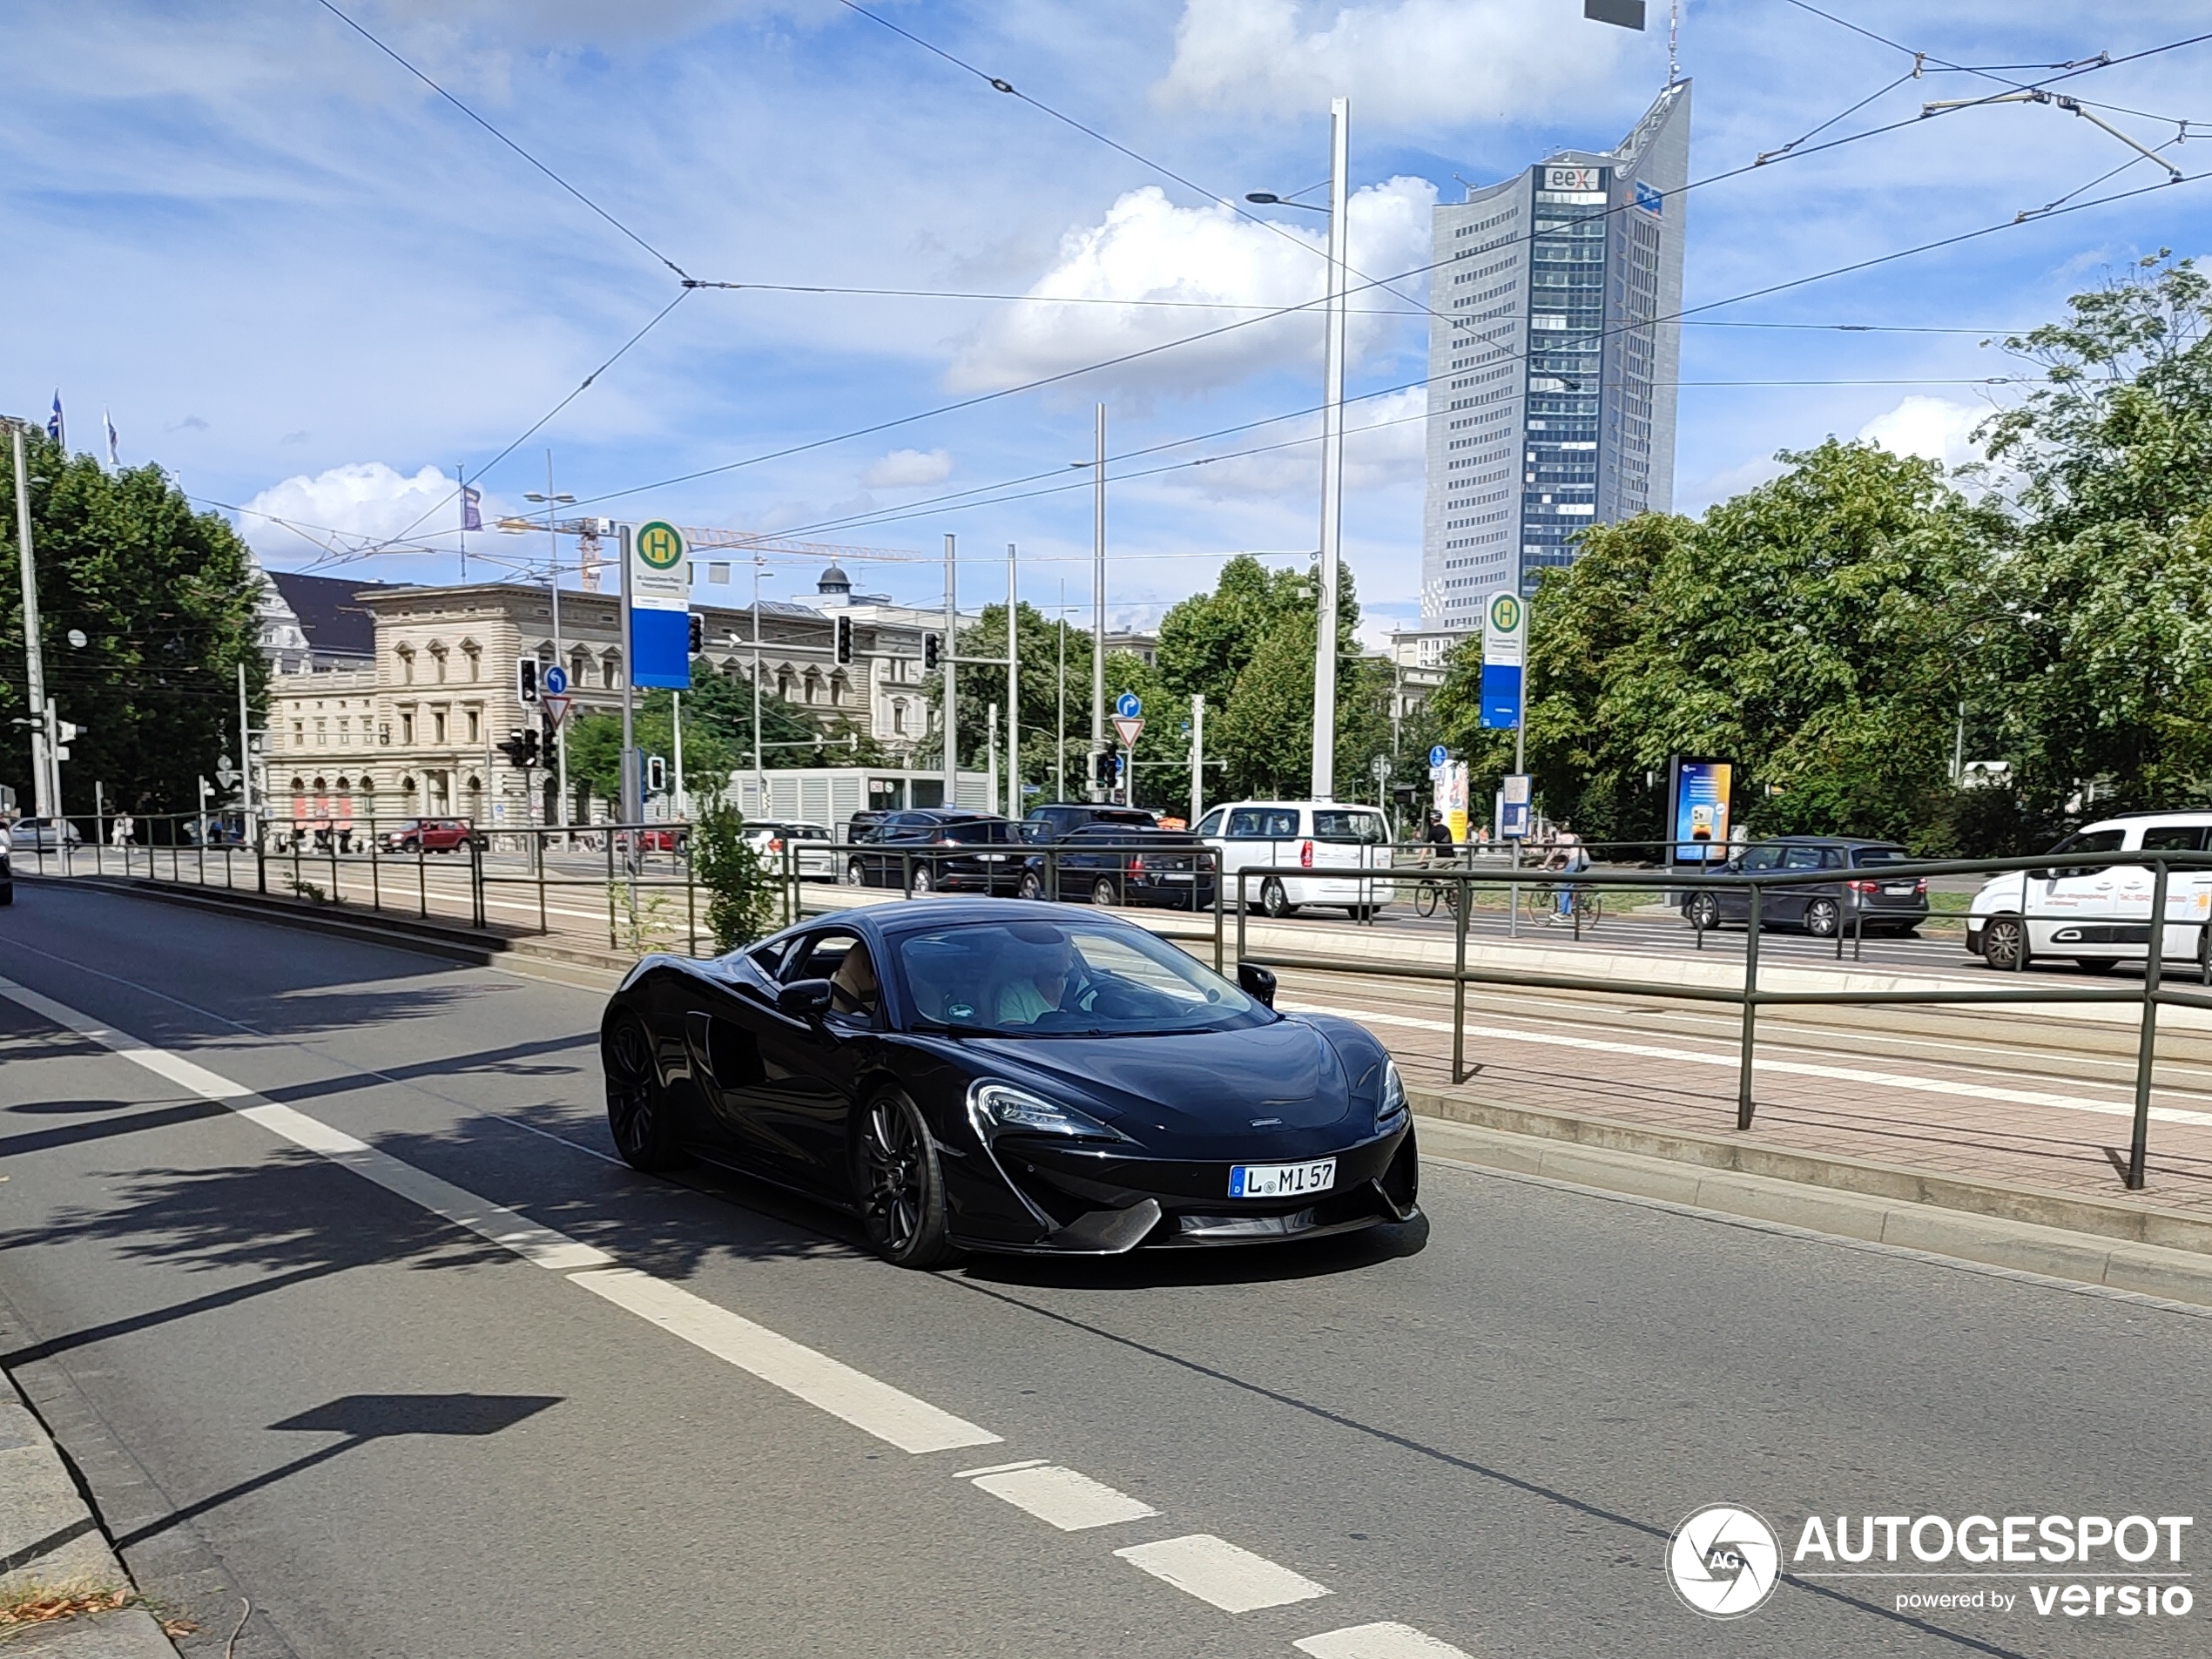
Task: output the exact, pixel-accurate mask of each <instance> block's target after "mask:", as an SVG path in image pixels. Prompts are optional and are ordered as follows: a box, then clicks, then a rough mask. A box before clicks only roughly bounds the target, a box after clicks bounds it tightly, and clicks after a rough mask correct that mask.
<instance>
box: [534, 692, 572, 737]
mask: <svg viewBox="0 0 2212 1659" xmlns="http://www.w3.org/2000/svg"><path fill="white" fill-rule="evenodd" d="M575 701H576V698H573V697H563V696H562V695H561V694H560V693H559V692H557V691H546V692H543V693H542V694H541V695H540V696H539V698H538V699H537V706H538V707H539V708H540V709H542V710H543V711H544V714H545V724H546V725H547V726H548V727H549V728H550V730H552V731H555V732H558V731H559V730H560V729H561V722H562V721H563V720H565V719H567V718H569V705H570V704H571V703H573V702H575Z"/></svg>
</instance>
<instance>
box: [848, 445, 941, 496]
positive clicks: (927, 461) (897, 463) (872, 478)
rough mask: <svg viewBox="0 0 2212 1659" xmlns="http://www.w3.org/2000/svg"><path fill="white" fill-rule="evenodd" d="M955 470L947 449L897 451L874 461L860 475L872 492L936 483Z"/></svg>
mask: <svg viewBox="0 0 2212 1659" xmlns="http://www.w3.org/2000/svg"><path fill="white" fill-rule="evenodd" d="M952 469H953V457H952V455H951V453H950V452H949V451H948V450H944V449H894V450H893V451H892V452H891V453H890V454H889V455H885V456H883V457H882V458H881V459H880V460H878V461H875V462H872V463H871V464H870V465H869V467H868V469H867V471H866V472H864V473H862V474H861V475H860V482H861V483H862V484H864V485H866V486H867V488H868V489H912V488H914V486H915V485H918V484H934V483H936V482H939V481H940V480H941V479H943V478H945V477H947V476H948V475H950V474H951V472H952Z"/></svg>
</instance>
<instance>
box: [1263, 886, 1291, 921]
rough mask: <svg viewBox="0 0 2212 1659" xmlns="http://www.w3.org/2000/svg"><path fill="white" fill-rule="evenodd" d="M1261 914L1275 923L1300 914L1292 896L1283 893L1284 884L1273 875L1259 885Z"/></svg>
mask: <svg viewBox="0 0 2212 1659" xmlns="http://www.w3.org/2000/svg"><path fill="white" fill-rule="evenodd" d="M1259 914H1261V915H1263V916H1265V917H1267V918H1269V919H1270V920H1271V921H1281V920H1282V919H1283V918H1284V917H1285V916H1290V915H1295V914H1298V907H1297V906H1296V905H1294V904H1292V903H1291V895H1290V894H1287V893H1285V892H1284V891H1283V884H1282V883H1281V882H1280V881H1278V880H1276V879H1275V878H1274V877H1273V876H1269V877H1268V878H1267V880H1264V881H1263V882H1261V883H1260V885H1259Z"/></svg>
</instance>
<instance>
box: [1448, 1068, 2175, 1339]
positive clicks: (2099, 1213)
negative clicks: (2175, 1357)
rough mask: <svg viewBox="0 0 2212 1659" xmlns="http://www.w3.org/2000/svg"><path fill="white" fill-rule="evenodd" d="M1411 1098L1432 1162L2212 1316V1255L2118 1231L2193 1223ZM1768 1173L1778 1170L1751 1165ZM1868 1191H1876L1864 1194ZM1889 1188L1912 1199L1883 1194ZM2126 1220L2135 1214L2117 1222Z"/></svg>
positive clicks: (1749, 1146)
mask: <svg viewBox="0 0 2212 1659" xmlns="http://www.w3.org/2000/svg"><path fill="white" fill-rule="evenodd" d="M1407 1092H1408V1094H1409V1095H1410V1096H1411V1097H1412V1100H1413V1109H1414V1112H1415V1113H1416V1115H1417V1116H1418V1117H1419V1118H1420V1134H1421V1137H1422V1149H1423V1150H1424V1151H1426V1152H1429V1153H1433V1154H1442V1155H1443V1156H1446V1157H1453V1158H1457V1159H1460V1160H1461V1161H1463V1162H1466V1163H1476V1164H1480V1165H1483V1166H1485V1167H1487V1168H1490V1169H1495V1170H1506V1171H1509V1172H1511V1173H1514V1174H1519V1175H1533V1176H1540V1177H1543V1178H1545V1179H1547V1180H1553V1181H1562V1182H1567V1183H1569V1184H1573V1185H1575V1186H1583V1187H1595V1188H1598V1189H1600V1190H1604V1191H1608V1192H1620V1193H1627V1194H1631V1195H1633V1196H1635V1197H1643V1198H1657V1199H1661V1200H1663V1201H1665V1202H1667V1203H1669V1204H1684V1205H1688V1206H1689V1207H1691V1208H1695V1209H1699V1210H1712V1211H1719V1212H1721V1213H1722V1214H1724V1215H1732V1216H1743V1217H1748V1218H1750V1219H1752V1220H1757V1221H1772V1222H1779V1223H1782V1224H1784V1225H1787V1226H1792V1227H1803V1228H1805V1229H1806V1230H1808V1231H1813V1232H1823V1233H1831V1234H1834V1235H1836V1236H1838V1237H1840V1238H1858V1239H1863V1240H1865V1241H1867V1242H1869V1243H1872V1244H1893V1245H1896V1246H1898V1247H1899V1248H1902V1249H1907V1250H1917V1251H1926V1252H1928V1253H1929V1254H1931V1255H1938V1256H1950V1257H1954V1258H1958V1259H1959V1260H1962V1261H1971V1262H1979V1263H1981V1264H1985V1265H1987V1266H1993V1267H2007V1268H2013V1269H2015V1270H2017V1271H2021V1272H2028V1273H2040V1274H2043V1275H2045V1276H2047V1277H2049V1278H2065V1279H2074V1280H2077V1281H2079V1282H2080V1283H2082V1284H2087V1285H2102V1286H2105V1287H2106V1288H2107V1289H2111V1290H2121V1291H2136V1292H2139V1293H2141V1294H2142V1295H2145V1296H2156V1297H2162V1298H2166V1299H2168V1300H2169V1301H2175V1302H2188V1303H2192V1304H2195V1305H2201V1306H2208V1307H2212V1251H2206V1250H2203V1249H2200V1248H2190V1247H2187V1246H2177V1245H2175V1244H2170V1243H2153V1242H2149V1241H2148V1239H2147V1238H2141V1237H2128V1236H2117V1235H2115V1234H2114V1232H2112V1231H2108V1226H2109V1225H2111V1224H2120V1223H2121V1221H2122V1220H2123V1219H2126V1220H2129V1221H2131V1223H2132V1224H2134V1225H2137V1226H2139V1227H2143V1228H2144V1229H2145V1231H2149V1228H2148V1223H2152V1222H2158V1223H2168V1222H2170V1223H2175V1224H2179V1225H2177V1226H2175V1227H2173V1228H2170V1229H2168V1228H2165V1227H2161V1228H2159V1229H2157V1231H2161V1232H2163V1233H2168V1234H2170V1236H2173V1237H2182V1236H2189V1235H2191V1233H2192V1231H2193V1229H2195V1228H2196V1227H2199V1226H2201V1224H2197V1223H2196V1222H2195V1217H2174V1216H2171V1215H2170V1214H2168V1213H2166V1212H2159V1211H2149V1210H2148V1209H2142V1208H2137V1207H2135V1206H2130V1205H2119V1204H2111V1205H2107V1204H2098V1203H2097V1202H2096V1201H2095V1200H2076V1199H2070V1198H2067V1197H2065V1196H2063V1195H2060V1194H2050V1193H2040V1192H2036V1191H2034V1190H2033V1189H2029V1188H2021V1187H2011V1186H2006V1185H2005V1184H2001V1183H1997V1182H1988V1183H1974V1182H1966V1181H1957V1180H1948V1179H1946V1180H1943V1181H1940V1182H1937V1181H1935V1180H1934V1178H1933V1177H1925V1176H1921V1175H1919V1174H1917V1173H1916V1172H1914V1171H1912V1170H1896V1169H1892V1168H1890V1167H1889V1166H1886V1165H1882V1164H1876V1163H1866V1162H1865V1161H1862V1160H1858V1159H1851V1158H1820V1157H1811V1156H1809V1155H1806V1154H1803V1153H1795V1152H1784V1151H1781V1150H1779V1149H1777V1148H1770V1147H1760V1146H1758V1145H1757V1143H1739V1144H1736V1145H1723V1146H1722V1147H1721V1148H1720V1150H1724V1151H1727V1152H1729V1153H1730V1154H1733V1155H1734V1158H1735V1161H1733V1162H1721V1161H1719V1160H1717V1159H1713V1160H1708V1159H1706V1158H1703V1157H1696V1156H1689V1157H1684V1156H1681V1155H1680V1154H1682V1153H1685V1152H1689V1153H1695V1152H1697V1151H1700V1150H1705V1149H1706V1147H1707V1146H1709V1145H1710V1144H1712V1143H1711V1142H1710V1137H1706V1136H1684V1135H1669V1134H1662V1133H1661V1132H1659V1131H1655V1130H1642V1129H1639V1128H1638V1127H1636V1126H1635V1125H1630V1124H1614V1123H1604V1122H1603V1121H1602V1120H1599V1119H1591V1118H1585V1119H1579V1120H1575V1119H1568V1118H1565V1117H1564V1116H1561V1117H1560V1118H1557V1119H1554V1123H1560V1124H1566V1123H1577V1124H1579V1125H1580V1126H1581V1127H1583V1128H1585V1129H1588V1130H1591V1131H1592V1132H1593V1133H1592V1136H1591V1138H1589V1139H1588V1140H1583V1139H1577V1138H1572V1137H1568V1136H1557V1135H1552V1134H1547V1133H1543V1132H1541V1131H1539V1132H1534V1133H1531V1132H1526V1131H1525V1130H1516V1129H1510V1128H1501V1127H1498V1126H1496V1125H1494V1124H1493V1123H1487V1122H1484V1121H1481V1116H1480V1115H1477V1114H1474V1113H1469V1112H1467V1111H1466V1106H1467V1103H1461V1102H1443V1101H1441V1100H1440V1096H1442V1095H1444V1094H1445V1093H1446V1092H1447V1091H1442V1090H1436V1089H1409V1090H1408V1091H1407ZM1439 1104H1453V1105H1459V1106H1460V1107H1461V1109H1462V1110H1461V1112H1453V1113H1447V1112H1440V1111H1438V1110H1436V1107H1437V1106H1438V1105H1439ZM1494 1113H1495V1116H1499V1117H1518V1118H1522V1119H1527V1118H1534V1117H1541V1116H1543V1115H1541V1114H1534V1113H1527V1112H1520V1111H1516V1110H1514V1109H1504V1108H1500V1109H1494ZM1463 1114H1464V1115H1463ZM1608 1132H1611V1133H1610V1134H1608ZM1636 1142H1642V1143H1645V1144H1663V1143H1674V1148H1673V1151H1672V1152H1671V1153H1670V1152H1653V1151H1646V1150H1631V1146H1630V1144H1629V1143H1636ZM1762 1164H1764V1165H1766V1166H1767V1167H1766V1168H1765V1169H1764V1170H1761V1169H1756V1168H1750V1167H1745V1166H1747V1165H1753V1166H1756V1165H1762ZM1780 1169H1795V1170H1797V1174H1796V1175H1794V1176H1787V1175H1781V1174H1777V1173H1774V1172H1772V1171H1773V1170H1780ZM1823 1177H1828V1178H1823ZM1872 1177H1881V1178H1878V1179H1877V1178H1872ZM1854 1181H1856V1182H1860V1183H1862V1184H1861V1185H1858V1186H1853V1185H1852V1184H1851V1183H1852V1182H1854ZM1908 1184H1919V1185H1921V1186H1923V1187H1925V1186H1930V1185H1938V1186H1940V1187H1942V1188H1945V1189H1947V1190H1948V1191H1947V1193H1946V1196H1948V1197H1952V1198H1954V1199H1955V1198H1962V1197H1966V1198H1973V1197H1979V1199H1980V1200H1981V1202H1982V1203H1983V1204H1986V1205H1989V1206H1992V1207H1991V1208H1986V1209H1984V1208H1975V1209H1969V1208H1966V1207H1963V1206H1961V1205H1959V1204H1944V1203H1940V1202H1938V1201H1935V1200H1933V1199H1931V1198H1916V1197H1909V1196H1905V1192H1904V1191H1903V1190H1902V1189H1903V1188H1904V1187H1905V1186H1906V1185H1908ZM1886 1185H1893V1186H1895V1187H1897V1188H1898V1189H1899V1190H1897V1191H1895V1192H1885V1191H1883V1190H1880V1189H1881V1188H1883V1187H1884V1186H1886ZM1870 1188H1871V1189H1873V1190H1868V1189H1870ZM2020 1200H2033V1201H2035V1202H2033V1203H2020V1204H2019V1207H2020V1208H2021V1209H2023V1210H2028V1211H2035V1212H2036V1213H2039V1214H2041V1215H2045V1216H2072V1217H2076V1218H2077V1219H2079V1220H2080V1221H2083V1222H2087V1223H2105V1224H2107V1227H2099V1226H2094V1225H2093V1226H2086V1227H2085V1226H2068V1225H2066V1224H2053V1223H2051V1222H2048V1221H2034V1220H2025V1219H2020V1218H2016V1217H2013V1216H2012V1215H2007V1214H2003V1213H1997V1212H1996V1210H1995V1206H1999V1205H2002V1204H2012V1203H2015V1202H2017V1201H2020ZM2110 1211H2120V1212H2121V1215H2120V1216H2114V1215H2112V1214H2109V1213H2107V1212H2110Z"/></svg>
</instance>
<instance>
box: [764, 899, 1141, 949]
mask: <svg viewBox="0 0 2212 1659" xmlns="http://www.w3.org/2000/svg"><path fill="white" fill-rule="evenodd" d="M1062 920H1067V921H1082V922H1084V923H1085V924H1087V925H1091V926H1096V925H1097V924H1100V923H1104V924H1106V925H1107V926H1109V927H1126V928H1130V929H1131V930H1133V931H1136V932H1140V933H1141V932H1143V929H1142V928H1139V927H1137V926H1136V923H1135V922H1132V921H1124V920H1123V918H1121V917H1119V916H1116V915H1113V914H1098V913H1093V912H1086V913H1084V914H1082V915H1081V916H1070V915H1067V914H1065V913H1063V912H1062V911H1060V910H1059V909H1057V908H1056V907H1047V906H1042V905H1039V904H1038V903H1037V902H1036V900H1034V899H950V898H934V899H928V900H917V901H914V902H909V903H904V904H880V905H866V906H863V907H860V908H859V909H857V910H846V911H840V912H838V913H836V914H831V915H826V916H810V917H808V918H807V919H806V921H804V922H802V923H799V925H798V926H797V927H789V928H786V929H785V932H786V933H797V932H799V930H800V928H802V927H803V928H813V927H821V926H823V925H825V924H827V925H830V926H838V927H851V928H853V930H854V931H855V932H856V933H859V934H863V935H864V936H867V937H871V938H875V939H893V938H896V937H897V936H898V935H900V934H909V933H914V932H916V931H917V930H919V929H921V928H925V927H945V926H947V925H948V924H952V925H958V924H961V923H964V922H982V921H1062ZM781 936H782V935H781V934H779V935H778V937H779V938H780V937H781Z"/></svg>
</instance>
